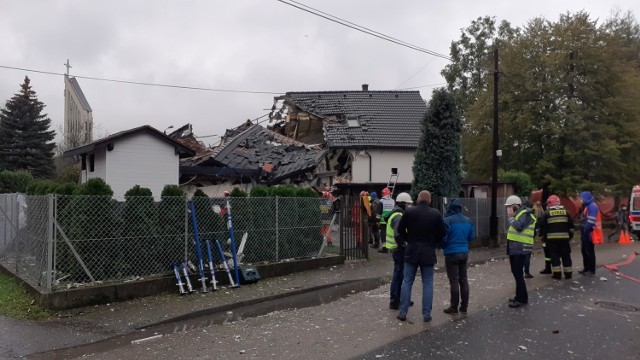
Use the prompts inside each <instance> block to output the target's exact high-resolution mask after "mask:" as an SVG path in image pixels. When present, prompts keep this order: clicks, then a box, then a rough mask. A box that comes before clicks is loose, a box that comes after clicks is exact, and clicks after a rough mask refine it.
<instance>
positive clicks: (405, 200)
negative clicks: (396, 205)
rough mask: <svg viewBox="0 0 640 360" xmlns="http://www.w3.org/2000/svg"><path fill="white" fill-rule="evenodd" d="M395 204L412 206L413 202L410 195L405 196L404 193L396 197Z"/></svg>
mask: <svg viewBox="0 0 640 360" xmlns="http://www.w3.org/2000/svg"><path fill="white" fill-rule="evenodd" d="M396 202H403V203H407V204H413V200H411V195H409V194H407V193H406V192H403V193H400V194H398V197H397V198H396Z"/></svg>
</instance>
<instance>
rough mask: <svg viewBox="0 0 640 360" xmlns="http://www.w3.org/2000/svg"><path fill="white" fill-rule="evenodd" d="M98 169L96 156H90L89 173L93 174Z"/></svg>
mask: <svg viewBox="0 0 640 360" xmlns="http://www.w3.org/2000/svg"><path fill="white" fill-rule="evenodd" d="M95 167H96V156H95V154H91V155H89V172H93V171H94V170H95Z"/></svg>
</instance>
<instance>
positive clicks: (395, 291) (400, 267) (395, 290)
mask: <svg viewBox="0 0 640 360" xmlns="http://www.w3.org/2000/svg"><path fill="white" fill-rule="evenodd" d="M391 257H393V277H392V278H391V289H390V290H389V292H390V294H391V302H392V303H394V304H396V306H397V305H399V304H400V289H401V288H402V280H403V279H404V249H401V250H398V249H396V250H393V251H392V252H391Z"/></svg>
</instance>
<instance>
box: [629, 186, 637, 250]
mask: <svg viewBox="0 0 640 360" xmlns="http://www.w3.org/2000/svg"><path fill="white" fill-rule="evenodd" d="M629 223H630V224H631V229H630V230H631V232H632V233H633V234H634V235H635V236H636V239H637V240H640V185H635V186H634V187H633V189H632V190H631V197H629Z"/></svg>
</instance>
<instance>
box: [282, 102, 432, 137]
mask: <svg viewBox="0 0 640 360" xmlns="http://www.w3.org/2000/svg"><path fill="white" fill-rule="evenodd" d="M285 101H286V102H288V103H290V104H293V105H295V106H296V107H298V108H299V109H301V110H303V111H306V112H309V113H311V114H314V115H316V116H318V117H320V118H322V119H327V118H331V117H335V119H336V120H335V121H327V122H326V123H325V125H324V131H325V140H326V143H327V146H328V147H330V148H364V147H373V148H405V149H406V148H417V147H418V143H419V141H420V135H421V134H422V120H423V118H424V116H425V114H426V112H427V105H426V103H425V101H424V100H423V99H422V97H421V96H420V92H418V91H368V90H367V91H321V92H288V93H286V95H285Z"/></svg>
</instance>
